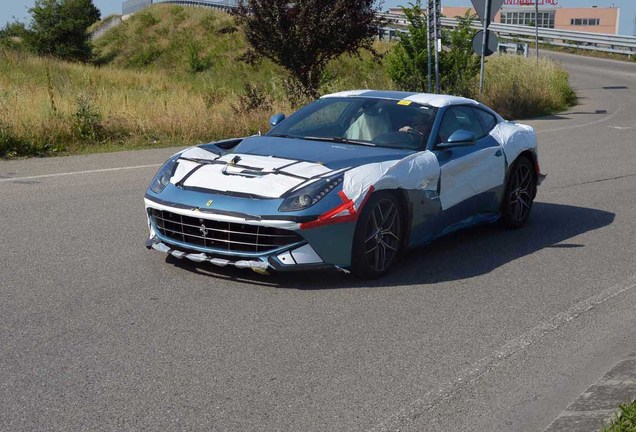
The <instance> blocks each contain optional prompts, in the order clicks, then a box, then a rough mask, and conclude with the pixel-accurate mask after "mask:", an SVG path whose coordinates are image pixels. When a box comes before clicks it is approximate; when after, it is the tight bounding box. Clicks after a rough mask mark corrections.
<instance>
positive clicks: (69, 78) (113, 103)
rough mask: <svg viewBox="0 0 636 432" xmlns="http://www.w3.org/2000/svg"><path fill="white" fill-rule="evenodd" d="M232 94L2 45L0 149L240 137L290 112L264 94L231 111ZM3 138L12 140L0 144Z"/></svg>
mask: <svg viewBox="0 0 636 432" xmlns="http://www.w3.org/2000/svg"><path fill="white" fill-rule="evenodd" d="M238 99H239V95H237V94H236V93H235V92H234V91H232V90H224V89H214V88H206V87H205V86H202V85H200V83H188V82H184V81H180V80H174V79H170V78H168V77H167V76H166V75H165V74H159V73H156V72H148V71H145V72H143V71H130V70H122V69H116V68H111V67H104V68H96V67H92V66H86V65H79V64H70V63H63V62H59V61H54V60H48V59H42V58H37V57H33V56H29V55H24V54H20V53H15V52H7V51H3V52H0V156H4V157H6V156H17V155H21V154H23V153H24V154H25V155H35V154H46V153H50V152H55V151H69V152H79V151H82V150H85V149H86V148H87V147H94V146H96V145H100V144H102V145H103V144H109V145H111V146H113V145H115V146H116V145H117V144H120V145H121V146H124V147H140V146H157V145H162V144H165V145H171V144H185V143H195V142H203V141H209V140H213V139H216V138H221V137H231V136H242V135H245V134H249V133H254V132H256V131H258V129H259V128H265V127H266V120H267V118H268V115H269V114H271V112H273V111H277V112H278V111H285V112H289V111H290V107H289V104H287V103H286V102H284V101H274V100H272V101H271V102H270V103H269V104H268V107H267V108H268V109H267V112H265V111H264V110H261V109H254V110H252V111H249V112H238V113H237V112H236V110H237V109H240V108H237V107H235V106H234V105H233V102H232V101H236V100H238ZM3 137H4V141H5V145H4V147H5V148H4V154H3V146H2V140H3ZM10 137H11V141H12V142H13V143H14V144H13V145H9V144H8V143H7V142H8V141H10V140H9V138H10ZM11 147H14V148H11ZM18 147H23V148H24V149H25V151H20V149H19V148H18Z"/></svg>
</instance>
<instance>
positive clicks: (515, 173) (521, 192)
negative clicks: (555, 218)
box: [501, 156, 537, 228]
mask: <svg viewBox="0 0 636 432" xmlns="http://www.w3.org/2000/svg"><path fill="white" fill-rule="evenodd" d="M536 178H537V177H536V175H535V172H534V167H533V165H532V161H530V159H529V158H528V157H526V156H521V157H520V158H519V159H517V161H515V163H514V165H513V166H512V168H511V169H510V174H509V175H508V182H507V183H506V189H505V191H504V196H503V202H502V204H501V220H502V222H503V224H504V225H505V226H507V227H509V228H521V227H522V226H524V225H525V223H526V222H527V221H528V217H530V211H531V210H532V202H533V201H534V197H535V195H536V191H537V180H536Z"/></svg>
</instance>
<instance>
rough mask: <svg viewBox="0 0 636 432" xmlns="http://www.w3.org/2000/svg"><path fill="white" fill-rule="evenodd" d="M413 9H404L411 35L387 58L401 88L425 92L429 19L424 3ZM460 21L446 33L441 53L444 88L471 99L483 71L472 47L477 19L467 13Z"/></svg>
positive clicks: (443, 32) (408, 34)
mask: <svg viewBox="0 0 636 432" xmlns="http://www.w3.org/2000/svg"><path fill="white" fill-rule="evenodd" d="M410 6H411V7H409V8H403V11H404V14H405V16H406V19H407V21H408V22H409V27H408V30H409V32H408V33H407V34H404V35H402V36H401V37H400V41H399V42H398V43H397V44H396V45H395V46H394V47H393V49H392V50H391V52H390V53H389V54H388V55H387V57H386V68H387V73H388V74H389V76H390V77H391V79H392V80H393V82H395V84H396V85H397V86H398V87H399V88H400V89H402V90H406V91H415V92H425V91H427V90H428V46H427V20H426V16H425V15H424V11H423V10H422V7H421V0H417V1H416V2H415V3H411V4H410ZM457 18H458V26H457V28H455V29H453V30H443V31H442V45H443V46H444V47H445V49H444V50H443V51H442V52H441V53H439V74H440V87H441V89H442V91H443V92H444V93H450V94H455V95H461V96H471V95H472V92H473V90H474V84H475V80H476V77H477V73H478V72H479V68H480V59H479V56H477V55H475V53H474V52H473V48H472V40H473V37H474V35H475V33H476V31H475V30H474V29H473V28H472V23H473V21H474V20H475V16H473V15H470V14H469V13H467V14H466V15H465V16H464V17H457ZM431 48H433V47H431ZM431 54H432V53H431Z"/></svg>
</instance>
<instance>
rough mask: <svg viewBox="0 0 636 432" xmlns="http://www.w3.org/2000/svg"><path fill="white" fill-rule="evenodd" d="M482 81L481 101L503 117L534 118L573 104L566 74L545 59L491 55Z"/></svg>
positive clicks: (555, 64) (573, 99)
mask: <svg viewBox="0 0 636 432" xmlns="http://www.w3.org/2000/svg"><path fill="white" fill-rule="evenodd" d="M485 79H486V82H485V89H484V90H485V91H484V94H483V96H482V97H481V101H482V102H483V103H485V104H486V105H488V106H490V107H491V108H492V109H494V110H495V111H497V112H499V113H500V114H501V115H502V116H504V117H506V118H510V119H524V118H531V117H537V116H541V115H546V114H550V113H554V112H558V111H563V110H565V109H567V108H568V107H570V106H572V105H574V104H575V103H576V94H575V93H574V90H572V88H571V87H570V84H569V82H568V73H567V71H566V70H565V69H563V68H562V67H561V66H559V65H558V64H557V63H555V62H552V61H550V60H547V59H540V60H539V61H537V60H536V59H527V58H523V57H520V56H505V55H502V56H493V57H491V58H489V60H488V63H487V67H486V78H485Z"/></svg>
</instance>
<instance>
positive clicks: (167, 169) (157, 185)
mask: <svg viewBox="0 0 636 432" xmlns="http://www.w3.org/2000/svg"><path fill="white" fill-rule="evenodd" d="M177 159H179V157H178V156H176V157H174V158H172V159H170V160H169V161H168V162H166V163H165V164H164V165H163V166H162V167H161V169H160V170H159V172H158V173H157V175H156V176H155V178H154V179H152V183H150V190H151V191H153V192H154V193H156V194H160V193H161V192H163V190H164V189H165V188H166V186H168V183H170V179H171V178H172V176H173V175H174V171H175V169H176V168H177Z"/></svg>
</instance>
